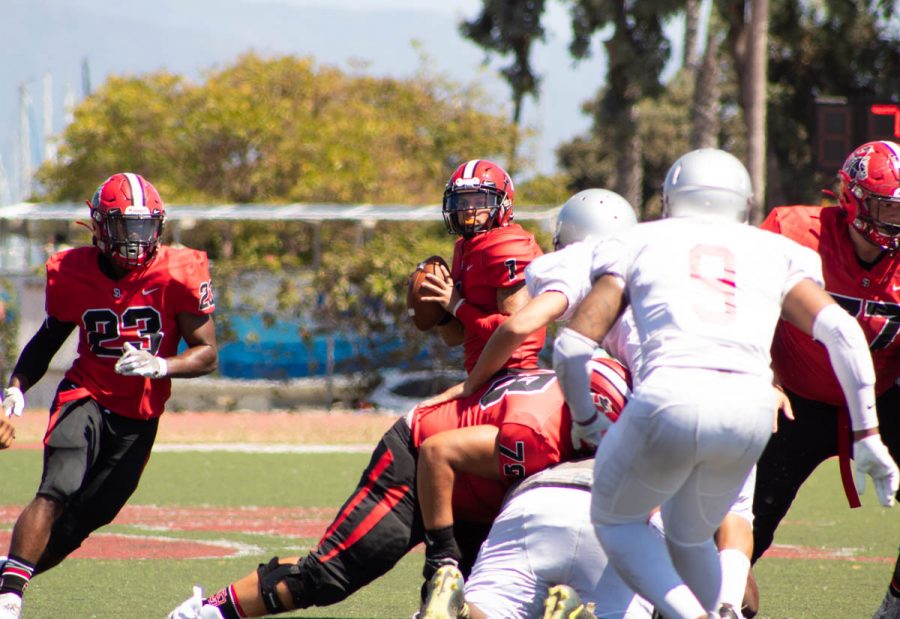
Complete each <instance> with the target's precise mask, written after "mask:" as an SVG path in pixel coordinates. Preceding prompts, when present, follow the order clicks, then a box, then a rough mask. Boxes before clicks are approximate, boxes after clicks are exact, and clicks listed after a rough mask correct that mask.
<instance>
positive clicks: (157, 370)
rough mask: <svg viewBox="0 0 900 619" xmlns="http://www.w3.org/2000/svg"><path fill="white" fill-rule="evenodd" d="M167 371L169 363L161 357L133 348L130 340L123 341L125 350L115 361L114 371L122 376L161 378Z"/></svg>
mask: <svg viewBox="0 0 900 619" xmlns="http://www.w3.org/2000/svg"><path fill="white" fill-rule="evenodd" d="M168 371H169V364H168V363H166V360H165V359H163V358H162V357H155V356H153V354H152V353H150V351H148V350H142V349H140V348H135V347H134V345H133V344H132V343H131V342H126V343H125V352H124V353H123V354H122V356H121V357H119V360H118V361H116V372H118V373H119V374H121V375H122V376H143V377H145V378H162V377H163V376H165V375H166V373H167V372H168Z"/></svg>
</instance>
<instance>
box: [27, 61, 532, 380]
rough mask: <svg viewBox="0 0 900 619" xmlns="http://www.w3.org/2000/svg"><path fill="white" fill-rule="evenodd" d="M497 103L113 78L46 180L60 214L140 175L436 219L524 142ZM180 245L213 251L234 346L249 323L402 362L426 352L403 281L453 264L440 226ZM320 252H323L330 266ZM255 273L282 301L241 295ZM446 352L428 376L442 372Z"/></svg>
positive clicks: (73, 130) (420, 87)
mask: <svg viewBox="0 0 900 619" xmlns="http://www.w3.org/2000/svg"><path fill="white" fill-rule="evenodd" d="M488 103H489V102H488V101H487V99H486V98H485V96H484V94H483V92H482V91H481V90H480V89H479V88H478V87H477V85H466V84H456V83H453V82H450V81H448V80H446V79H444V78H442V77H440V76H432V75H429V74H427V73H426V72H425V70H424V69H423V70H421V71H420V72H419V74H417V75H416V76H414V77H413V78H410V79H406V80H397V79H388V78H374V77H366V76H351V75H346V74H344V73H342V72H341V71H339V70H337V69H334V68H329V67H319V66H317V65H316V63H315V62H314V61H313V60H312V59H310V58H296V57H292V56H286V57H276V58H269V59H265V58H261V57H259V56H256V55H253V54H249V55H246V56H243V57H241V58H240V59H238V60H237V62H236V63H234V64H233V65H231V66H226V67H224V68H221V69H217V70H213V71H211V72H210V73H209V74H208V75H207V76H206V77H205V79H204V80H203V81H201V82H198V83H193V82H190V81H188V80H187V79H185V78H183V77H181V76H176V75H171V74H167V73H155V74H150V75H144V76H133V77H113V78H110V79H108V80H107V81H106V82H105V83H104V84H103V85H101V86H100V87H99V88H98V89H97V90H95V92H94V93H93V94H92V95H91V96H90V97H88V98H87V99H86V100H85V101H83V102H82V103H81V105H80V106H79V107H78V109H77V110H76V111H75V119H74V121H73V122H72V123H71V124H70V125H69V127H68V128H67V129H66V131H65V133H64V134H63V136H62V140H61V146H60V151H59V152H60V156H59V158H58V159H57V160H56V161H54V162H51V163H49V164H46V165H45V166H44V167H42V168H41V170H40V172H39V178H40V180H41V183H42V186H43V188H44V198H45V199H47V200H51V201H65V200H78V201H81V200H84V199H85V198H87V197H90V196H91V195H92V193H93V191H94V189H95V188H96V186H97V185H98V184H99V183H100V182H101V181H102V180H103V179H104V178H106V177H107V176H109V175H110V174H112V173H114V172H118V171H122V170H133V171H136V172H139V173H141V174H144V175H145V176H146V177H147V178H148V179H150V180H151V182H153V183H154V185H156V187H157V188H158V189H159V190H160V193H161V195H162V196H163V198H164V199H165V200H166V202H167V203H170V204H173V203H179V202H194V203H197V202H200V203H203V202H209V203H232V202H257V203H286V202H295V201H296V202H338V203H382V204H429V203H430V204H438V203H440V199H441V195H442V193H443V189H444V183H445V182H446V179H447V178H448V177H449V175H450V173H451V171H452V170H453V169H454V168H455V167H456V166H457V165H458V164H459V163H460V162H461V161H464V160H466V159H469V158H472V157H491V158H495V157H497V156H498V155H503V154H504V151H505V148H504V145H503V144H502V143H501V142H499V141H498V140H497V138H496V136H497V135H515V134H516V131H517V129H516V127H515V126H514V125H512V123H511V122H510V121H509V120H507V119H506V118H504V117H503V116H501V115H498V114H496V113H494V111H493V110H490V109H489V105H488ZM435 208H436V209H438V208H440V207H439V206H435ZM182 239H183V241H184V242H185V243H187V244H189V245H190V246H193V247H198V248H202V249H206V250H207V251H208V252H209V255H210V258H211V260H212V263H213V270H214V278H215V281H216V283H217V294H218V301H219V303H218V310H219V320H217V323H218V326H219V327H220V331H221V332H222V333H224V334H226V336H227V334H228V332H229V328H230V324H229V316H230V317H236V316H237V315H238V314H239V313H243V314H245V315H253V316H261V317H262V318H263V319H264V320H265V321H267V322H269V323H271V322H274V321H278V320H288V321H291V322H293V323H295V324H297V325H298V328H299V329H301V330H303V329H305V328H306V325H307V324H308V323H307V322H306V320H307V319H308V318H309V319H312V318H313V317H314V318H315V323H316V324H317V325H318V326H319V327H323V328H327V329H329V330H333V331H345V332H348V331H352V332H354V333H360V334H362V335H364V336H365V337H367V338H369V341H370V343H371V344H372V345H373V346H374V345H376V344H378V343H379V342H381V343H383V342H384V340H385V338H386V337H387V335H386V334H387V330H390V331H391V333H392V334H393V335H394V336H395V337H397V336H399V339H401V340H402V341H403V342H408V343H409V346H403V347H401V348H399V349H397V350H395V351H394V352H395V353H396V355H397V359H396V362H397V363H400V362H401V361H402V360H403V359H405V360H406V362H409V361H410V360H411V359H413V358H415V356H416V355H417V354H418V353H419V350H420V349H421V348H422V347H423V345H427V344H428V342H429V341H430V336H429V337H424V336H422V335H420V334H417V333H415V334H414V333H413V332H412V331H411V330H409V329H408V328H407V327H406V324H407V319H406V312H405V307H404V303H403V301H404V299H405V289H406V277H407V275H408V274H409V273H410V272H411V271H412V270H413V268H414V267H415V265H416V263H417V262H418V261H419V260H421V259H422V258H424V257H426V256H427V255H429V254H432V253H440V254H442V255H445V256H449V255H450V253H451V251H452V239H451V237H450V236H449V235H448V234H447V233H446V231H444V230H443V227H442V226H440V225H437V224H435V225H423V224H401V225H398V224H396V223H384V224H379V225H377V226H375V227H374V228H371V229H369V228H366V227H364V226H363V225H362V222H360V225H347V224H345V223H341V224H337V223H324V224H321V225H319V226H318V228H314V227H312V226H310V225H307V224H300V223H296V222H266V223H246V222H245V223H237V224H224V223H222V224H213V225H205V226H202V227H195V228H193V229H190V230H184V231H183V234H182ZM316 243H321V245H322V246H323V247H325V248H327V250H326V251H325V252H324V257H323V260H322V264H321V265H313V263H312V256H313V255H314V253H315V252H314V251H313V247H314V245H315V244H316ZM315 266H317V267H318V269H317V270H316V271H315V272H311V270H312V267H315ZM247 270H252V272H253V274H254V278H255V279H256V280H262V279H264V280H266V281H267V282H272V286H271V288H272V289H273V290H274V291H273V292H272V294H271V295H268V294H264V295H260V294H259V293H258V291H256V289H254V288H252V287H248V286H244V285H243V284H244V282H243V280H242V279H240V278H239V277H238V274H239V272H241V271H245V272H246V271H247ZM310 324H311V323H310ZM438 349H439V350H438V352H437V353H435V354H432V355H430V356H429V357H428V359H427V360H426V361H428V362H433V361H435V360H437V362H439V360H440V357H441V356H442V355H443V351H444V347H443V346H440V347H438ZM392 354H393V353H392ZM366 359H367V360H368V361H369V362H370V363H371V365H372V367H379V366H380V365H383V364H385V363H387V362H388V360H386V359H384V358H378V357H375V356H373V355H371V354H369V355H367V356H366ZM373 375H374V374H373Z"/></svg>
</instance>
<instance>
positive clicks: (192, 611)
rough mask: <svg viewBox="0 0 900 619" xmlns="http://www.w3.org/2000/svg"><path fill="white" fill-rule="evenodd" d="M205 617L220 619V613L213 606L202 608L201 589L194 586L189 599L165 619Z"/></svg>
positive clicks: (199, 618)
mask: <svg viewBox="0 0 900 619" xmlns="http://www.w3.org/2000/svg"><path fill="white" fill-rule="evenodd" d="M207 617H214V618H215V619H222V613H220V612H219V609H218V608H216V607H215V606H203V589H202V588H201V587H200V586H199V585H194V589H193V595H192V596H191V597H189V598H188V599H186V600H185V601H184V602H182V603H181V604H180V605H179V606H178V608H176V609H175V610H173V611H172V612H170V613H169V614H168V615H166V619H205V618H207Z"/></svg>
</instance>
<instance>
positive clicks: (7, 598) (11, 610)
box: [0, 593, 22, 619]
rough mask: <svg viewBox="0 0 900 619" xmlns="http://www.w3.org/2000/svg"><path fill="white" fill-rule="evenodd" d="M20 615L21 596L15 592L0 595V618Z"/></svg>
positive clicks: (13, 618)
mask: <svg viewBox="0 0 900 619" xmlns="http://www.w3.org/2000/svg"><path fill="white" fill-rule="evenodd" d="M21 616H22V598H21V597H19V596H18V595H16V594H15V593H4V594H3V595H0V619H19V617H21Z"/></svg>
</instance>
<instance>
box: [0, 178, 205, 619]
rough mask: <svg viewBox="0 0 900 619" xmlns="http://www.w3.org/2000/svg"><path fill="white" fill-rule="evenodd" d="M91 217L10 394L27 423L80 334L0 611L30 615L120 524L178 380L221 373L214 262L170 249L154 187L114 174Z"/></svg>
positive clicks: (54, 261) (58, 265)
mask: <svg viewBox="0 0 900 619" xmlns="http://www.w3.org/2000/svg"><path fill="white" fill-rule="evenodd" d="M88 206H90V214H91V224H92V229H93V245H92V246H90V247H79V248H76V249H69V250H66V251H62V252H59V253H57V254H54V255H52V256H51V257H50V258H49V259H48V260H47V287H46V310H47V316H46V319H45V320H44V322H43V324H42V325H41V327H40V328H39V329H38V331H37V333H36V334H35V335H34V336H33V337H32V338H31V340H30V341H29V342H28V344H27V345H26V346H25V348H24V349H23V350H22V353H21V355H20V356H19V360H18V362H17V363H16V366H15V369H14V370H13V374H12V376H11V377H10V379H9V385H8V388H7V389H6V390H5V391H4V392H3V408H4V410H5V411H6V414H7V416H10V415H13V414H15V415H21V413H22V410H23V408H24V406H25V398H24V396H23V393H24V392H26V391H27V390H28V388H29V387H31V386H32V385H34V384H35V383H36V382H37V381H38V380H40V378H41V377H42V376H43V375H44V373H45V372H46V370H47V367H48V365H49V363H50V360H51V359H52V357H53V355H54V354H55V353H56V352H57V351H58V350H59V348H60V346H62V344H63V342H64V341H65V340H66V338H67V337H68V336H69V334H70V333H71V332H72V331H73V330H74V329H76V328H77V329H78V333H79V339H78V357H77V358H76V359H75V361H74V362H73V363H72V366H71V367H70V368H69V370H68V371H67V372H66V374H65V377H64V378H63V380H62V382H61V383H60V385H59V388H58V390H57V392H56V397H55V398H54V401H53V404H52V406H51V410H50V420H49V424H48V427H47V432H46V434H45V436H44V469H43V474H42V477H41V484H40V487H39V488H38V490H37V493H36V495H35V498H34V499H33V500H32V501H31V503H29V504H28V506H27V507H25V509H24V510H23V511H22V513H21V515H20V516H19V518H18V520H17V521H16V524H15V527H14V529H13V532H12V540H11V542H10V547H9V560H8V561H7V562H6V564H5V566H4V568H3V571H2V575H0V581H2V584H0V600H2V601H3V603H4V604H6V603H9V604H8V605H10V606H18V607H19V608H20V607H21V597H22V593H23V591H24V590H25V587H26V586H27V585H28V581H29V580H30V578H31V577H32V575H34V574H37V573H40V572H44V571H46V570H48V569H50V568H52V567H54V566H55V565H57V564H58V563H59V562H60V561H62V560H63V559H64V558H65V557H66V556H67V555H68V554H69V553H71V552H72V551H73V550H75V549H76V548H78V547H79V546H80V545H81V543H82V542H83V541H84V539H85V538H86V537H87V536H88V535H89V534H90V533H91V532H92V531H94V530H96V529H97V528H99V527H101V526H103V525H105V524H107V523H108V522H110V521H111V520H112V519H113V518H114V517H115V516H116V514H117V513H118V512H119V510H120V509H121V508H122V506H123V505H124V504H125V502H126V501H127V500H128V497H129V496H131V494H132V492H134V490H135V488H136V487H137V485H138V481H139V480H140V477H141V473H142V472H143V469H144V465H145V464H146V462H147V459H148V458H149V456H150V449H151V447H152V445H153V441H154V438H155V436H156V428H157V424H158V421H159V416H160V415H161V414H162V412H163V406H164V404H165V402H166V400H167V399H168V398H169V394H170V391H171V382H172V381H171V379H172V378H188V377H193V376H201V375H203V374H208V373H209V372H212V371H213V370H215V369H216V365H217V359H218V355H217V350H216V338H215V331H214V325H213V319H212V313H213V310H214V309H215V305H214V302H213V293H212V287H211V284H210V276H209V269H208V266H207V261H206V254H204V253H203V252H200V251H195V250H192V249H174V248H171V247H167V246H165V245H162V244H160V234H161V231H162V227H163V222H164V221H165V207H164V205H163V202H162V200H161V199H160V197H159V194H158V193H157V191H156V189H155V188H154V187H153V185H151V184H150V183H149V182H147V181H146V180H145V179H144V178H142V177H141V176H139V175H137V174H132V173H122V174H115V175H114V176H111V177H110V178H108V179H107V180H106V181H104V183H103V184H102V185H100V187H99V188H98V189H97V191H96V193H94V196H93V198H92V199H91V200H90V202H88ZM182 339H184V341H185V342H186V344H187V348H186V349H185V350H184V351H183V352H181V353H179V352H178V345H179V343H180V341H181V340H182ZM14 598H15V599H14ZM10 612H13V611H10ZM12 616H18V613H17V612H16V613H15V614H13V615H12Z"/></svg>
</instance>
